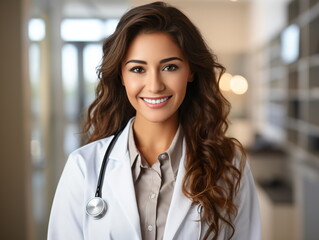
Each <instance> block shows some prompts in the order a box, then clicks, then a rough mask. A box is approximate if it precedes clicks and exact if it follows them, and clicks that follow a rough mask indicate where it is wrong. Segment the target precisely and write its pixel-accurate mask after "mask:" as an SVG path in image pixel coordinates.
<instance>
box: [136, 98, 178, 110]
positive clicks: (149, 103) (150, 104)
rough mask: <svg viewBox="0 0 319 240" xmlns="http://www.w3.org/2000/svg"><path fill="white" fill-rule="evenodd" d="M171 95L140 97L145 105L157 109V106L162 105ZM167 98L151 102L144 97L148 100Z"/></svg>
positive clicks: (160, 106)
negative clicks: (158, 101)
mask: <svg viewBox="0 0 319 240" xmlns="http://www.w3.org/2000/svg"><path fill="white" fill-rule="evenodd" d="M171 97H172V96H162V97H141V99H142V101H143V102H144V103H145V105H146V106H148V107H149V108H152V109H157V108H162V107H164V106H165V105H166V104H167V103H168V102H169V100H170V99H171ZM165 98H167V100H165V101H163V102H160V103H151V102H147V101H146V100H145V99H148V100H159V99H165Z"/></svg>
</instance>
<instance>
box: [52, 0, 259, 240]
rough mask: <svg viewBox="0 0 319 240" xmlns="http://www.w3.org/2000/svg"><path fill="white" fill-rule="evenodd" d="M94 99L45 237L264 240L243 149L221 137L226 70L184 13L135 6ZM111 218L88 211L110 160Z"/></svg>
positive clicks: (111, 46) (108, 47)
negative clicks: (222, 80) (220, 84)
mask: <svg viewBox="0 0 319 240" xmlns="http://www.w3.org/2000/svg"><path fill="white" fill-rule="evenodd" d="M103 53H104V55H103V61H102V64H101V66H100V69H99V80H100V81H99V84H98V86H97V91H96V95H97V97H96V100H95V101H94V102H93V103H92V105H91V106H90V107H89V111H88V115H87V123H86V127H85V132H86V133H87V135H88V142H89V144H88V145H86V146H83V147H82V148H80V149H78V150H76V151H75V152H73V153H72V154H71V155H70V157H69V160H68V162H67V164H66V166H65V169H64V172H63V174H62V176H61V179H60V183H59V185H58V188H57V192H56V195H55V199H54V203H53V206H52V212H51V217H50V224H49V232H48V236H49V239H59V240H60V239H77V240H78V239H92V240H98V239H116V240H121V239H125V240H126V239H166V240H171V239H242V240H258V239H260V238H261V237H260V235H261V234H260V222H259V212H258V211H259V210H258V202H257V197H256V193H255V188H254V183H253V179H252V176H251V173H250V170H249V166H248V164H245V154H244V151H243V147H242V146H241V144H240V143H239V142H238V141H237V140H236V139H233V138H229V137H226V136H225V132H226V130H227V127H228V125H227V115H228V112H229V103H228V102H227V100H226V99H225V98H224V97H223V96H222V94H221V92H220V90H219V88H218V80H219V78H220V75H221V74H222V73H223V72H224V68H223V67H222V66H221V65H220V64H219V63H217V62H216V57H215V56H214V55H213V54H212V53H211V52H210V50H209V48H208V47H207V45H206V44H205V43H204V41H203V38H202V37H201V35H200V33H199V31H198V30H197V28H196V27H195V26H194V25H193V24H192V23H191V22H190V20H189V19H188V18H187V17H186V16H185V15H184V14H183V13H181V12H180V11H179V10H177V9H176V8H174V7H171V6H168V5H167V4H165V3H161V2H156V3H151V4H147V5H144V6H140V7H136V8H134V9H132V10H130V11H129V12H127V13H126V14H125V15H124V16H123V17H122V18H121V20H120V22H119V24H118V27H117V29H116V31H115V33H114V34H113V35H111V36H110V37H109V38H107V39H106V40H105V42H104V45H103ZM122 129H124V130H123V131H122V132H121V133H120V135H119V137H118V139H117V141H116V143H115V145H114V148H113V150H112V152H111V153H110V156H109V157H108V161H107V165H106V170H105V174H104V176H105V178H104V180H103V181H102V182H103V186H102V189H101V190H102V192H103V196H102V198H103V199H104V200H105V202H106V204H107V210H106V212H105V215H104V216H103V217H102V218H100V219H96V218H94V217H91V216H89V215H88V214H86V213H85V208H86V204H87V202H88V201H89V200H90V199H91V198H92V197H93V196H94V194H95V190H96V186H97V182H98V178H99V171H100V168H101V164H102V160H103V156H104V153H105V151H106V149H107V147H108V145H109V144H110V141H111V140H112V139H113V135H114V134H115V133H117V132H118V131H119V130H122Z"/></svg>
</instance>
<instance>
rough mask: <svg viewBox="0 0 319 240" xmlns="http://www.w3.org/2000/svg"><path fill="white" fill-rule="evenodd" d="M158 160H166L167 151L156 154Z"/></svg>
mask: <svg viewBox="0 0 319 240" xmlns="http://www.w3.org/2000/svg"><path fill="white" fill-rule="evenodd" d="M158 158H159V160H166V159H168V154H167V153H162V154H160V155H159V156H158Z"/></svg>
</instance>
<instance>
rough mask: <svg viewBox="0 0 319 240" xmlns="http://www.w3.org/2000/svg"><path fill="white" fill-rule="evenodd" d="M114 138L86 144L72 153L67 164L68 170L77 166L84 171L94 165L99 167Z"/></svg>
mask: <svg viewBox="0 0 319 240" xmlns="http://www.w3.org/2000/svg"><path fill="white" fill-rule="evenodd" d="M112 137H113V136H110V137H106V138H103V139H100V140H97V141H94V142H91V143H89V144H86V145H84V146H82V147H80V148H78V149H76V150H74V151H73V152H72V153H70V155H69V158H68V160H67V163H66V168H67V167H71V168H74V167H75V166H76V167H78V168H80V169H82V170H84V169H85V168H88V167H90V166H92V165H99V164H100V163H101V161H102V159H103V156H104V153H105V151H106V149H107V146H108V145H109V143H110V141H111V139H112Z"/></svg>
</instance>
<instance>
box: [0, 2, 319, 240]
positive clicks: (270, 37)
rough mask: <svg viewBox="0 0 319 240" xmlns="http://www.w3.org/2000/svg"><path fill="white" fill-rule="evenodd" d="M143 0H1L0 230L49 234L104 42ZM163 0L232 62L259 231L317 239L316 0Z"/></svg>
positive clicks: (234, 119) (228, 82) (233, 93)
mask: <svg viewBox="0 0 319 240" xmlns="http://www.w3.org/2000/svg"><path fill="white" fill-rule="evenodd" d="M148 2H151V1H140V0H134V1H129V0H54V1H49V0H1V1H0V30H1V37H0V49H1V51H0V109H1V117H0V121H1V124H0V136H1V139H0V143H1V144H0V151H1V167H0V186H1V198H0V206H1V220H0V229H1V231H0V239H6V240H7V239H8V240H23V239H26V240H43V239H46V231H47V223H48V217H49V212H50V207H51V203H52V199H53V196H54V191H55V188H56V185H57V182H58V180H59V177H60V174H61V172H62V169H63V167H64V164H65V162H66V159H67V155H68V154H69V153H70V152H71V151H73V150H74V149H76V148H77V147H79V146H80V145H81V144H82V142H81V139H80V135H79V132H80V131H81V125H82V123H83V116H84V113H85V110H86V108H87V106H88V105H89V103H90V102H91V101H92V100H93V98H94V88H95V86H96V83H97V81H96V79H97V76H96V67H97V65H98V64H99V62H100V58H101V44H102V41H103V39H104V38H105V37H107V36H108V35H110V34H111V33H112V32H113V31H114V28H115V27H116V24H117V22H118V20H119V18H120V16H121V15H122V14H123V13H124V12H126V11H127V10H128V9H129V8H131V7H133V6H137V5H140V4H143V3H148ZM167 2H170V3H171V4H173V5H175V6H176V7H178V8H180V9H181V10H182V11H183V12H184V13H186V15H188V16H189V18H190V19H191V20H192V21H193V22H194V23H195V24H196V25H197V26H198V27H199V29H200V30H201V32H202V33H203V36H204V38H205V39H206V41H207V43H208V45H209V46H210V47H211V48H212V49H213V51H214V52H215V53H216V54H217V55H218V58H219V61H220V62H221V63H222V64H223V65H225V66H226V68H227V73H226V74H224V75H223V78H222V79H221V83H220V87H221V89H222V90H223V92H224V94H225V96H226V98H227V99H228V100H229V101H230V102H231V104H232V106H233V107H232V111H231V114H230V121H231V123H232V124H231V126H230V129H229V132H228V134H229V135H231V136H234V137H237V138H238V139H239V140H240V141H241V142H242V143H243V144H244V146H245V148H246V149H247V151H248V158H249V162H250V164H251V167H252V171H253V174H254V177H255V181H256V185H257V188H258V196H259V200H260V206H261V213H262V224H263V225H262V228H263V239H264V240H286V239H289V240H302V239H305V240H315V239H316V240H318V236H319V207H318V203H319V1H318V0H237V1H235V0H185V1H183V0H172V1H167ZM66 224H67V223H66Z"/></svg>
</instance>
